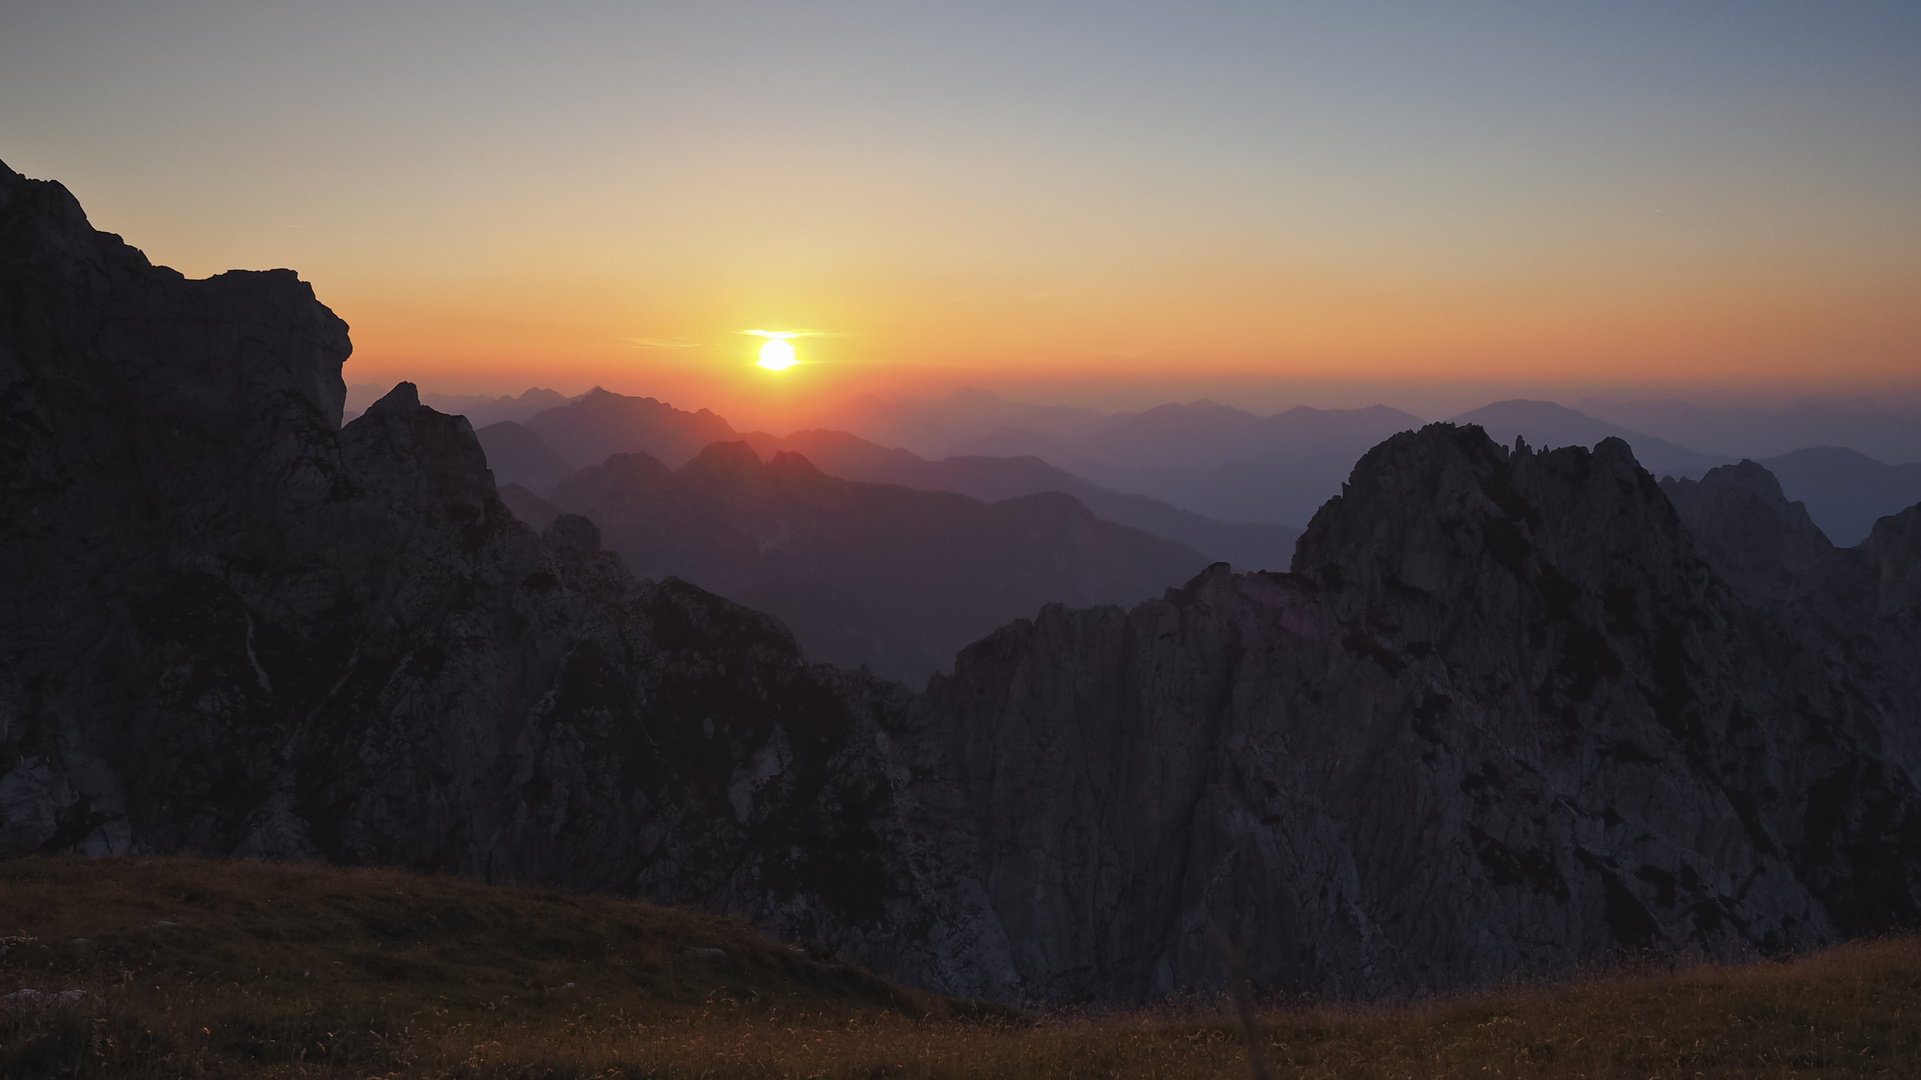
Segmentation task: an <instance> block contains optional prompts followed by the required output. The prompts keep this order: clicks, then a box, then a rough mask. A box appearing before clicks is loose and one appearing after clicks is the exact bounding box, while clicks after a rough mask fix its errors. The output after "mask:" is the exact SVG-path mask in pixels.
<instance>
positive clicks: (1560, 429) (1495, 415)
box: [1454, 399, 1731, 479]
mask: <svg viewBox="0 0 1921 1080" xmlns="http://www.w3.org/2000/svg"><path fill="white" fill-rule="evenodd" d="M1454 423H1457V424H1479V425H1480V426H1481V428H1482V430H1484V431H1486V432H1487V433H1488V437H1490V438H1492V439H1493V440H1494V441H1495V442H1498V443H1501V444H1503V445H1506V446H1512V445H1514V439H1515V437H1516V436H1519V437H1521V438H1524V439H1526V440H1527V442H1528V445H1529V446H1534V447H1541V448H1551V447H1556V446H1585V447H1589V448H1592V447H1593V446H1595V445H1596V444H1597V443H1599V442H1600V441H1601V440H1602V439H1620V440H1622V441H1623V442H1625V443H1627V444H1628V445H1629V446H1631V447H1633V448H1634V457H1635V460H1637V461H1639V462H1640V463H1641V467H1642V468H1644V469H1646V470H1647V471H1648V472H1650V473H1653V474H1654V475H1655V476H1675V477H1685V478H1689V479H1698V478H1700V477H1701V476H1703V475H1705V474H1706V473H1707V471H1708V470H1709V469H1712V468H1714V467H1715V466H1716V465H1726V464H1731V462H1730V461H1729V460H1728V459H1727V458H1724V457H1717V456H1715V455H1713V454H1703V453H1700V452H1698V451H1695V450H1690V449H1688V448H1687V447H1685V446H1680V445H1677V444H1675V443H1671V442H1668V441H1667V440H1665V439H1657V438H1655V437H1654V436H1652V435H1648V434H1644V433H1642V432H1639V431H1631V430H1629V429H1627V428H1624V427H1621V426H1620V425H1618V424H1610V423H1608V422H1607V421H1605V420H1597V419H1595V418H1594V417H1592V416H1589V415H1587V414H1586V413H1583V412H1578V411H1576V410H1574V409H1570V408H1568V407H1567V406H1565V405H1556V404H1555V403H1554V402H1551V401H1525V400H1518V399H1517V400H1513V401H1497V402H1495V403H1494V404H1492V405H1483V406H1481V407H1480V408H1478V409H1475V410H1473V411H1472V412H1467V413H1463V414H1461V415H1460V416H1457V417H1455V418H1454Z"/></svg>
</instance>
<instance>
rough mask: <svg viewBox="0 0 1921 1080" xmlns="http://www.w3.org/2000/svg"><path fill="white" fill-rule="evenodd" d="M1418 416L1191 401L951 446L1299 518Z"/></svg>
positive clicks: (1227, 513) (1006, 431) (1213, 505)
mask: <svg viewBox="0 0 1921 1080" xmlns="http://www.w3.org/2000/svg"><path fill="white" fill-rule="evenodd" d="M1419 424H1420V421H1419V419H1417V418H1416V417H1414V416H1411V415H1409V414H1407V413H1404V412H1401V411H1400V410H1398V409H1390V408H1387V407H1386V406H1381V405H1376V406H1371V407H1369V408H1365V409H1311V408H1307V407H1305V406H1303V407H1300V408H1295V409H1289V410H1288V411H1286V412H1283V413H1277V414H1275V415H1273V416H1267V417H1261V416H1255V415H1254V414H1252V413H1248V412H1243V411H1242V410H1240V409H1235V408H1231V407H1229V406H1226V405H1220V404H1217V403H1215V402H1211V401H1197V402H1194V403H1192V404H1188V405H1162V406H1159V407H1157V408H1153V409H1149V410H1147V411H1145V412H1139V413H1116V414H1114V415H1112V416H1107V417H1102V418H1100V419H1099V420H1098V421H1086V420H1081V421H1077V422H1076V425H1075V426H1074V427H1073V429H1072V431H1069V432H1053V431H1041V430H1035V429H1023V428H1016V427H1012V426H1000V427H995V428H993V429H990V430H987V431H985V432H983V433H982V434H980V435H979V436H977V437H975V438H973V439H971V440H968V441H965V442H961V443H959V444H957V445H955V446H953V447H952V448H951V450H950V452H951V453H953V454H956V455H983V454H985V455H1001V456H1018V455H1031V456H1035V457H1039V458H1041V459H1043V460H1045V461H1046V462H1048V463H1049V464H1051V465H1054V466H1057V467H1059V468H1061V469H1064V470H1067V471H1068V472H1071V473H1073V474H1075V475H1079V476H1084V477H1086V478H1087V479H1089V480H1091V481H1093V482H1094V483H1096V484H1098V485H1102V486H1105V487H1108V488H1111V489H1116V490H1125V491H1132V492H1139V493H1141V494H1144V495H1148V496H1151V497H1153V498H1157V499H1160V500H1163V501H1165V502H1168V503H1171V504H1173V505H1175V506H1178V507H1181V508H1183V509H1186V510H1189V511H1192V512H1195V513H1199V514H1203V515H1206V516H1208V517H1213V518H1216V519H1219V520H1223V521H1234V522H1263V523H1270V524H1288V525H1298V524H1299V523H1300V522H1304V521H1306V520H1307V519H1308V518H1309V517H1311V516H1312V515H1313V513H1314V511H1315V510H1317V509H1319V507H1320V505H1321V503H1323V502H1325V501H1326V500H1327V499H1328V498H1329V497H1331V496H1333V495H1335V494H1336V493H1338V492H1339V491H1340V487H1341V481H1342V480H1343V479H1345V478H1346V476H1347V473H1348V470H1349V469H1351V468H1352V467H1353V464H1354V461H1355V459H1356V458H1358V457H1360V455H1361V454H1362V452H1364V451H1365V450H1366V449H1367V448H1368V447H1370V446H1372V445H1374V444H1375V443H1377V442H1379V441H1380V440H1381V439H1383V438H1385V437H1387V436H1388V435H1391V434H1393V433H1394V432H1396V431H1404V430H1407V429H1409V428H1412V427H1415V426H1418V425H1419Z"/></svg>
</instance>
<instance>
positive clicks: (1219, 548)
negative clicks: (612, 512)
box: [478, 390, 1300, 570]
mask: <svg viewBox="0 0 1921 1080" xmlns="http://www.w3.org/2000/svg"><path fill="white" fill-rule="evenodd" d="M583 427H584V428H585V429H587V430H588V431H589V432H592V434H585V435H583V434H579V432H580V430H581V429H582V428H583ZM541 431H546V432H549V433H551V432H554V431H567V432H575V433H576V436H575V437H574V438H572V439H571V440H568V439H563V440H562V441H561V443H560V445H561V446H564V447H567V448H568V449H569V456H568V457H563V456H562V455H561V454H560V453H559V452H556V450H555V449H554V447H553V446H551V445H549V443H548V441H547V440H546V438H544V437H543V436H542V435H541V434H540V432H541ZM478 434H479V437H480V442H481V445H482V446H483V447H485V448H486V450H487V463H488V466H489V467H490V468H491V469H492V470H493V472H494V477H495V479H496V480H497V481H498V482H500V483H501V484H514V485H518V486H520V487H522V488H525V489H526V490H527V491H528V492H529V493H531V494H534V495H537V496H544V495H545V494H546V493H548V492H550V491H551V490H552V489H553V488H554V486H555V485H557V484H558V483H559V482H560V481H561V480H562V479H564V478H565V477H567V476H570V475H572V474H573V472H575V471H577V470H578V469H579V468H581V467H583V466H586V465H597V464H599V463H601V462H602V461H605V460H606V457H607V456H608V455H611V454H614V453H644V454H647V455H649V456H650V457H654V458H656V459H657V460H661V461H662V462H663V463H665V462H669V461H671V462H675V463H679V462H682V461H685V460H687V459H688V458H689V457H691V456H692V455H691V454H690V453H688V447H689V445H690V444H691V442H692V441H693V440H696V439H699V438H702V437H707V436H712V437H713V441H715V442H727V441H734V440H740V441H744V442H746V443H748V444H749V445H751V446H753V447H754V449H755V451H756V452H757V453H759V454H760V455H761V456H762V457H763V458H771V457H772V456H773V455H775V454H777V453H781V452H791V453H798V454H800V455H801V456H803V457H805V458H807V459H808V460H809V461H811V462H813V463H814V464H815V465H816V466H818V467H819V468H820V470H821V471H822V472H825V473H827V474H828V475H830V476H837V477H840V478H841V479H844V480H859V481H866V482H872V483H882V484H896V485H899V486H901V487H908V488H914V489H916V490H920V491H951V492H955V493H958V494H961V495H969V496H972V497H974V498H976V499H980V500H982V501H985V502H999V501H1001V500H1003V499H1013V498H1018V497H1021V496H1024V495H1038V494H1042V493H1044V492H1060V493H1062V494H1066V495H1071V496H1073V497H1074V498H1075V499H1077V500H1078V501H1079V502H1081V503H1082V504H1083V505H1085V506H1086V507H1088V508H1089V509H1090V510H1093V511H1094V514H1095V516H1096V517H1099V518H1101V519H1102V520H1105V521H1111V522H1114V523H1115V524H1117V525H1126V526H1129V527H1131V528H1135V529H1139V530H1141V531H1143V532H1148V533H1152V534H1154V535H1155V536H1158V537H1161V538H1163V539H1167V540H1172V541H1174V542H1175V543H1178V544H1185V545H1187V546H1189V547H1192V548H1194V549H1196V550H1198V551H1200V552H1201V553H1202V554H1204V555H1206V556H1208V560H1209V561H1218V562H1230V563H1233V564H1234V565H1235V566H1236V567H1237V568H1240V569H1246V570H1258V569H1272V568H1276V567H1281V566H1285V565H1287V561H1288V560H1289V559H1290V558H1292V557H1293V554H1294V541H1295V539H1296V538H1298V537H1299V536H1300V530H1299V529H1295V528H1289V527H1287V526H1281V525H1261V524H1230V523H1228V522H1224V521H1217V520H1214V519H1212V518H1208V517H1205V516H1203V515H1201V514H1196V513H1194V512H1192V511H1188V510H1182V509H1180V508H1179V507H1176V506H1173V505H1171V504H1168V503H1165V502H1162V501H1160V500H1158V499H1152V498H1148V497H1147V496H1144V495H1129V494H1125V493H1123V492H1118V491H1113V490H1110V489H1108V488H1103V487H1101V486H1099V485H1097V484H1092V483H1089V482H1088V481H1086V480H1083V479H1082V478H1080V477H1078V476H1075V475H1073V474H1072V473H1069V472H1067V471H1065V470H1062V469H1057V468H1055V467H1053V466H1051V465H1048V464H1047V463H1046V462H1043V461H1041V460H1039V459H1038V458H1032V457H1021V458H994V457H953V458H946V459H942V460H939V461H929V460H927V459H925V458H922V457H920V456H918V455H916V454H913V453H910V452H909V451H906V450H902V449H899V448H888V447H883V446H880V445H878V444H876V443H872V442H869V441H867V440H866V439H862V438H859V437H857V436H854V435H851V434H848V433H847V432H842V431H822V430H811V431H800V432H795V433H793V434H791V435H786V436H774V435H769V434H767V433H766V432H759V431H754V432H747V433H745V434H740V433H736V432H735V431H734V430H733V428H732V427H731V426H730V425H728V424H727V423H726V421H725V420H722V419H721V418H720V417H718V416H715V415H713V414H712V413H708V412H706V411H705V410H702V411H701V412H699V413H690V412H687V411H685V410H681V409H676V408H674V407H673V406H671V405H666V404H663V403H661V402H658V401H655V400H654V399H652V398H630V397H625V396H623V395H620V394H614V393H611V392H609V391H605V390H595V391H593V392H592V393H590V394H588V395H586V396H584V397H582V398H581V399H580V400H578V401H575V402H573V403H571V404H569V405H568V406H566V407H565V408H563V409H559V410H556V411H555V414H554V415H552V416H548V415H545V414H543V415H542V416H540V417H538V418H536V419H535V420H532V421H530V422H529V423H527V424H515V423H510V422H503V423H497V424H493V425H490V426H488V427H483V428H480V429H479V432H478ZM610 448H611V449H610ZM602 450H607V451H608V454H603V455H601V456H600V457H599V458H595V457H593V455H595V454H599V453H600V451H602ZM656 451H659V452H658V453H656Z"/></svg>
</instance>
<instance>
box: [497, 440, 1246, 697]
mask: <svg viewBox="0 0 1921 1080" xmlns="http://www.w3.org/2000/svg"><path fill="white" fill-rule="evenodd" d="M551 501H552V502H553V504H554V505H555V506H556V507H558V508H559V509H561V510H565V511H568V512H572V513H576V514H580V515H583V516H585V517H588V518H591V519H593V521H594V522H595V523H597V524H599V525H600V526H601V527H602V529H603V530H604V536H605V539H606V543H607V546H608V547H609V548H611V549H613V550H615V551H618V552H619V553H620V555H621V557H622V559H623V560H625V562H626V564H627V567H628V568H629V569H630V570H632V571H634V572H635V573H636V574H639V575H641V576H643V577H651V578H664V577H667V576H669V575H671V576H674V577H679V578H682V579H684V580H686V581H689V582H692V583H694V584H696V585H699V586H701V587H702V588H705V589H710V590H712V591H713V592H716V593H719V594H720V595H722V596H726V597H728V598H729V599H732V600H735V601H738V602H740V603H742V604H746V605H747V606H749V607H752V608H754V609H756V610H760V611H766V612H769V613H771V614H773V615H775V616H777V617H779V618H780V619H781V621H782V622H784V623H785V624H786V625H787V626H788V627H789V628H791V629H792V630H793V631H794V634H795V636H796V637H797V638H798V639H799V641H800V645H801V648H802V651H803V652H804V653H805V654H806V655H807V656H808V657H810V658H812V659H815V660H821V661H827V662H831V663H835V664H839V665H842V666H845V667H850V668H851V667H859V666H861V665H863V664H865V665H869V666H871V668H872V670H873V671H874V672H875V673H877V674H879V675H882V676H884V677H886V678H890V679H899V680H902V681H903V682H905V683H907V684H908V685H909V686H914V687H920V686H925V685H926V684H927V677H928V676H929V675H932V674H933V673H934V672H936V671H942V670H951V668H952V665H953V658H954V654H955V653H956V652H958V651H960V649H961V648H962V647H963V646H965V645H967V644H968V643H969V642H971V641H974V640H976V639H978V638H980V637H982V636H984V635H986V634H988V633H990V632H991V631H992V630H993V629H994V628H995V627H997V626H999V625H1001V624H1002V623H1005V622H1007V621H1008V620H1010V619H1015V618H1019V617H1021V616H1023V615H1031V614H1033V613H1034V612H1035V611H1038V610H1039V609H1040V607H1041V606H1042V605H1043V604H1046V603H1049V602H1064V603H1069V604H1072V605H1075V606H1086V605H1090V604H1103V603H1133V602H1135V601H1138V600H1140V599H1142V598H1143V597H1148V596H1156V595H1159V594H1160V593H1161V591H1162V590H1164V589H1166V588H1167V586H1169V585H1170V584H1178V583H1180V582H1182V581H1185V580H1187V579H1188V578H1190V577H1192V576H1194V575H1195V574H1196V573H1198V572H1200V570H1201V569H1203V568H1204V567H1206V566H1207V565H1208V562H1209V560H1208V559H1207V557H1206V556H1204V555H1202V554H1201V553H1200V552H1198V551H1195V550H1193V549H1192V548H1188V547H1183V546H1182V545H1180V544H1176V543H1173V542H1171V541H1168V540H1163V539H1161V538H1160V537H1158V536H1150V535H1148V534H1147V533H1144V532H1140V531H1137V530H1135V529H1129V528H1126V527H1124V526H1120V525H1115V524H1112V523H1110V522H1106V521H1101V520H1099V519H1097V518H1095V517H1094V515H1093V513H1092V512H1090V511H1089V510H1088V509H1087V508H1086V507H1084V506H1082V505H1081V504H1080V503H1078V502H1076V501H1075V500H1074V499H1073V498H1072V497H1071V496H1068V495H1063V494H1060V493H1058V492H1049V493H1044V494H1036V495H1027V496H1024V497H1021V498H1015V499H1006V500H1003V501H1001V502H996V503H985V502H981V501H980V500H978V499H970V498H968V497H966V496H965V495H957V494H954V493H953V492H946V491H914V490H912V489H909V488H905V487H898V486H895V485H892V484H862V483H855V482H852V481H848V480H842V479H839V478H837V477H832V476H827V475H825V474H823V473H821V472H820V470H818V469H816V468H814V466H813V465H812V464H810V463H809V462H808V461H807V459H806V458H803V457H801V456H800V455H798V454H794V453H785V452H782V453H776V454H775V455H774V456H773V458H772V460H770V461H767V462H765V463H763V462H762V461H761V460H760V458H759V457H758V456H756V455H755V453H754V451H753V449H752V448H751V447H749V446H748V445H747V444H746V443H744V442H724V443H715V444H714V445H712V446H709V447H707V448H706V449H705V450H703V451H701V453H700V455H699V456H697V457H695V458H694V459H693V460H692V461H689V462H688V463H687V464H685V465H682V466H681V467H680V468H678V469H671V470H670V469H668V468H667V466H665V465H663V464H661V463H660V462H659V461H657V460H655V459H654V458H651V457H649V456H647V455H645V454H615V455H614V456H613V457H610V458H608V459H607V463H606V464H604V465H598V466H594V467H592V468H588V469H583V470H581V472H580V473H579V474H578V475H576V476H574V477H572V478H571V479H569V480H567V481H565V482H563V483H561V484H560V485H559V486H558V487H556V488H555V489H554V490H553V494H552V499H551ZM527 510H528V512H530V513H532V512H535V508H533V507H531V506H528V507H527Z"/></svg>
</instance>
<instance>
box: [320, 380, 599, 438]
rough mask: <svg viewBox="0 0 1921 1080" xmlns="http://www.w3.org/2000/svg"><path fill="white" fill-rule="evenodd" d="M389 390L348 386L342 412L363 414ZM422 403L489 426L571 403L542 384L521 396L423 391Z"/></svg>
mask: <svg viewBox="0 0 1921 1080" xmlns="http://www.w3.org/2000/svg"><path fill="white" fill-rule="evenodd" d="M386 392H387V386H386V385H385V384H384V383H380V384H375V383H359V384H356V385H354V386H349V387H348V388H347V405H346V408H345V410H344V411H343V413H342V415H343V416H344V417H345V418H346V419H348V420H352V419H353V418H355V417H357V416H359V415H360V414H361V413H363V412H365V411H366V410H367V406H369V405H372V404H373V403H374V402H375V401H378V400H380V398H381V397H382V396H383V395H384V394H385V393H386ZM420 401H421V404H423V405H426V406H428V407H429V408H433V409H438V410H440V411H441V412H444V413H451V414H453V415H456V416H465V417H466V418H467V422H468V423H470V424H472V425H473V426H474V427H475V428H483V427H487V426H488V425H490V424H498V423H500V422H502V421H525V420H529V419H532V418H533V417H534V416H535V415H537V414H539V413H542V412H545V411H547V410H548V409H552V408H555V407H557V406H560V405H565V404H567V401H568V399H567V397H566V396H565V395H563V394H561V393H560V392H559V391H556V390H543V389H540V388H538V387H536V388H532V389H528V390H525V391H523V392H522V393H521V395H520V396H519V397H506V396H501V397H492V396H489V395H487V394H433V393H423V394H421V395H420Z"/></svg>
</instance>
